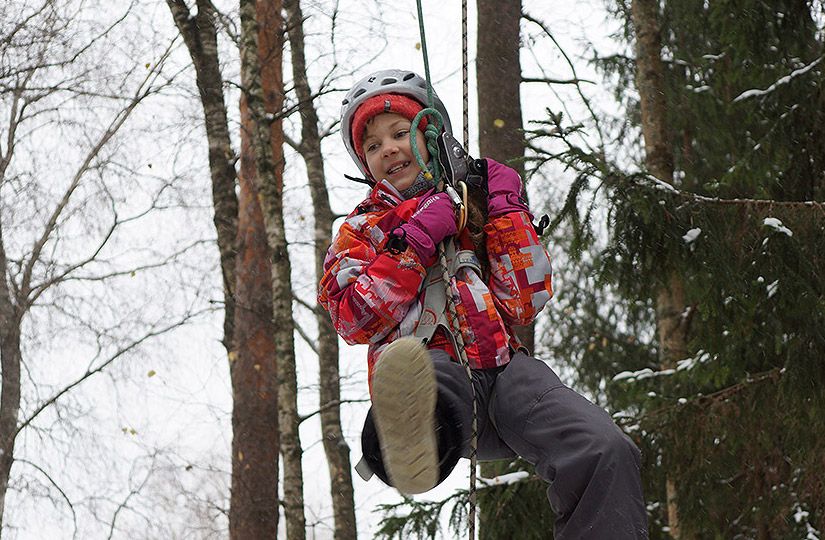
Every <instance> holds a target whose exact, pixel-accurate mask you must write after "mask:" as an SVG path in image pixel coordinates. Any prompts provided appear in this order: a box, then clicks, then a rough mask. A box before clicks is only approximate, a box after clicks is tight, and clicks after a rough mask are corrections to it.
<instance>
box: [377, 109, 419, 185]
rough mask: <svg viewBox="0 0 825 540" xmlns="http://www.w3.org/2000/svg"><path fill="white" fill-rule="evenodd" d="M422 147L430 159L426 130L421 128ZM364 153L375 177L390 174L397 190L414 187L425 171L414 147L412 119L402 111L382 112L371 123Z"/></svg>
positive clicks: (390, 178) (387, 177)
mask: <svg viewBox="0 0 825 540" xmlns="http://www.w3.org/2000/svg"><path fill="white" fill-rule="evenodd" d="M417 135H418V138H417V139H416V143H417V146H418V151H419V152H420V153H421V156H422V157H423V158H424V161H425V162H426V161H429V159H430V154H429V152H427V147H426V144H425V141H424V134H423V133H422V132H421V130H420V129H419V130H417ZM363 148H364V155H365V157H366V160H367V167H368V168H369V170H370V174H372V177H373V178H374V179H375V180H377V181H379V182H380V181H381V180H382V179H384V178H386V179H387V180H388V181H389V183H390V184H392V185H393V186H394V187H395V188H396V189H397V190H399V191H401V190H404V189H406V188H408V187H410V186H411V185H412V184H413V182H414V181H415V177H416V176H417V175H418V173H419V172H420V171H421V169H420V168H419V167H418V165H417V164H416V161H415V157H414V156H413V153H412V150H411V148H410V121H409V120H407V119H406V118H405V117H403V116H401V115H400V114H395V113H382V114H379V115H377V116H376V117H375V118H373V119H372V120H370V121H369V123H367V128H366V130H365V131H364V146H363Z"/></svg>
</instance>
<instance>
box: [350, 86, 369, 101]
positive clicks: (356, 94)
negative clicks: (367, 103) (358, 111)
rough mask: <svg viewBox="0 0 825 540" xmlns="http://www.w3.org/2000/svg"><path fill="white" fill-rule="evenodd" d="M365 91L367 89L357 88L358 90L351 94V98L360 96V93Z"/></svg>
mask: <svg viewBox="0 0 825 540" xmlns="http://www.w3.org/2000/svg"><path fill="white" fill-rule="evenodd" d="M366 91H367V89H366V88H359V89H358V91H357V92H355V94H353V96H352V98H353V99H355V98H357V97H358V96H360V95H361V94H363V93H364V92H366Z"/></svg>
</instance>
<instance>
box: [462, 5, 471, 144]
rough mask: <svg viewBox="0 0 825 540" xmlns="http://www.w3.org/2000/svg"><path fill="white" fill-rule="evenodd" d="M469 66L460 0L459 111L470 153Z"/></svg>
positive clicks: (464, 24) (464, 10)
mask: <svg viewBox="0 0 825 540" xmlns="http://www.w3.org/2000/svg"><path fill="white" fill-rule="evenodd" d="M469 64H470V55H469V46H468V45H467V0H461V82H462V83H463V92H462V94H463V101H462V102H461V103H462V109H461V118H462V128H463V133H464V137H463V139H464V148H465V149H466V150H467V152H469V151H470V105H469V103H470V98H469V96H470V75H469V73H468V69H467V66H468V65H469Z"/></svg>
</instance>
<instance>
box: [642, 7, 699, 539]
mask: <svg viewBox="0 0 825 540" xmlns="http://www.w3.org/2000/svg"><path fill="white" fill-rule="evenodd" d="M631 17H632V20H633V26H634V28H635V32H636V87H637V88H638V90H639V97H640V99H641V109H642V110H641V113H642V133H643V135H644V141H645V165H646V167H647V169H648V170H649V171H650V173H651V174H653V175H654V176H655V177H656V178H658V179H659V180H661V181H663V182H667V183H669V184H672V183H673V154H672V152H671V146H670V142H669V141H668V134H667V111H666V105H665V93H664V88H665V86H664V76H665V72H664V64H663V63H662V58H661V51H662V40H661V35H660V27H659V2H658V1H656V0H633V3H632V4H631ZM685 306H686V301H685V290H684V284H683V283H682V278H681V277H680V276H679V275H677V274H675V273H673V274H671V275H669V276H666V277H665V278H664V283H662V284H661V286H660V288H659V291H658V293H657V295H656V329H657V335H658V341H659V362H660V364H661V366H662V368H663V369H667V368H672V367H674V366H675V365H676V362H677V361H679V360H682V359H684V358H686V357H687V355H688V348H687V340H688V322H687V317H685V316H684V313H685ZM665 489H666V491H667V506H668V508H667V510H668V525H669V527H670V534H671V536H672V537H673V538H676V539H679V538H683V537H684V535H683V534H681V530H680V527H679V510H678V506H677V502H676V493H677V489H676V485H675V483H674V482H673V481H672V480H671V479H670V478H668V479H667V480H666V485H665Z"/></svg>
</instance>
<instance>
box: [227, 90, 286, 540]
mask: <svg viewBox="0 0 825 540" xmlns="http://www.w3.org/2000/svg"><path fill="white" fill-rule="evenodd" d="M241 122H242V125H243V126H246V125H248V123H249V114H248V111H247V110H246V107H245V106H244V105H243V104H242V105H241ZM248 139H249V137H246V136H243V135H242V137H241V174H240V187H241V190H240V208H241V213H240V216H239V222H238V225H239V230H238V245H239V248H240V250H239V252H238V255H239V257H238V259H237V262H238V266H237V271H236V275H237V284H236V304H235V305H236V309H237V312H236V317H235V336H234V342H235V344H236V349H235V351H233V353H231V356H230V360H231V364H230V371H231V374H232V397H233V407H232V433H233V436H232V498H231V501H230V511H229V533H230V537H231V538H233V539H238V540H241V539H246V538H275V537H276V536H277V534H278V514H279V507H278V449H279V447H280V445H279V431H278V391H279V387H278V362H277V356H276V346H275V340H274V337H273V336H274V335H275V328H274V325H273V324H272V286H271V283H270V279H271V275H272V265H271V263H270V256H269V245H268V244H267V241H266V229H265V227H264V220H263V215H262V213H261V208H260V205H259V204H258V191H257V189H256V188H255V183H254V181H253V179H254V177H255V160H254V157H253V156H252V155H251V149H250V142H249V140H248Z"/></svg>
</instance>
